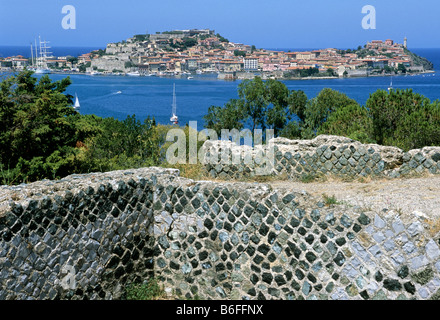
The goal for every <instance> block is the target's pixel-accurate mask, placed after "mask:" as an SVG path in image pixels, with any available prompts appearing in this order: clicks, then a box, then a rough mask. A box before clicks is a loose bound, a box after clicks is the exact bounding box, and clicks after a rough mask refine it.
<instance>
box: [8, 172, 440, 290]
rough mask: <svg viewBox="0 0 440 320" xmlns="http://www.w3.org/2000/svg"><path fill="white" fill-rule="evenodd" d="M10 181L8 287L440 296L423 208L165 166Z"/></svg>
mask: <svg viewBox="0 0 440 320" xmlns="http://www.w3.org/2000/svg"><path fill="white" fill-rule="evenodd" d="M0 190H1V195H2V197H3V199H4V200H3V202H1V203H0V210H1V211H0V212H1V213H0V237H1V241H0V299H57V298H59V299H79V298H89V299H118V298H121V297H122V298H123V293H124V288H125V286H126V285H127V284H128V283H131V282H140V281H143V280H145V279H146V278H148V277H151V276H156V277H158V278H159V279H161V282H162V283H163V284H164V286H165V287H166V290H167V292H170V293H173V294H174V295H181V296H183V297H187V298H195V297H199V298H202V299H430V298H438V297H439V296H440V292H439V289H440V247H439V234H438V233H435V232H434V231H433V230H434V229H432V225H433V224H432V221H429V220H427V219H426V218H425V217H424V215H423V214H413V215H403V214H399V213H397V212H393V211H386V212H383V211H381V212H372V211H367V210H363V209H361V208H353V207H349V206H344V205H337V206H327V205H325V204H324V203H323V202H322V200H320V199H315V198H313V197H311V196H310V195H308V194H305V193H302V192H301V193H300V192H287V191H285V190H277V189H272V188H270V187H269V186H267V185H264V184H248V183H218V182H209V181H193V180H189V179H183V178H180V177H179V175H178V171H177V170H171V169H158V168H145V169H139V170H132V171H117V172H109V173H105V174H88V175H75V176H70V177H67V178H65V179H63V180H61V181H40V182H37V183H33V184H29V185H21V186H14V187H1V188H0Z"/></svg>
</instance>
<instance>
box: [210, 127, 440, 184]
mask: <svg viewBox="0 0 440 320" xmlns="http://www.w3.org/2000/svg"><path fill="white" fill-rule="evenodd" d="M204 148H205V153H206V157H207V158H209V161H206V164H205V169H206V171H207V172H208V173H209V174H210V175H211V176H212V177H214V178H222V179H230V178H243V177H252V176H255V175H258V174H259V173H258V172H257V170H258V168H260V167H261V166H266V165H268V164H269V163H268V162H266V161H263V160H267V159H270V158H271V159H273V161H271V163H270V168H269V171H268V175H277V176H285V177H287V178H288V179H291V180H300V179H303V178H306V177H316V176H320V175H326V174H332V175H338V176H343V177H367V176H376V177H389V178H398V177H402V176H408V175H411V174H422V173H430V174H437V173H440V147H425V148H423V149H415V150H411V151H409V152H404V151H403V150H401V149H399V148H395V147H387V146H380V145H376V144H361V143H360V142H358V141H355V140H351V139H349V138H344V137H338V136H328V135H320V136H318V137H316V138H315V139H313V140H288V139H285V138H275V139H272V140H271V144H268V145H264V146H258V147H256V148H255V149H253V148H250V147H248V146H237V145H236V144H234V143H232V142H230V141H220V140H219V141H207V142H205V144H204ZM258 148H259V150H261V153H260V155H259V156H260V159H259V161H250V162H249V163H245V161H242V160H241V161H238V162H237V161H234V156H235V155H241V159H244V157H245V155H246V154H250V155H251V158H252V159H257V156H258V155H257V153H256V150H257V149H258ZM271 148H272V149H271ZM271 150H272V151H271ZM271 152H272V153H271ZM260 163H261V164H260Z"/></svg>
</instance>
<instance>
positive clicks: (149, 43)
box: [0, 29, 432, 80]
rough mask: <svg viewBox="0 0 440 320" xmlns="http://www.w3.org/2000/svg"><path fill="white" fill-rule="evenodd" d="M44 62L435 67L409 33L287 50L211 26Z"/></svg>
mask: <svg viewBox="0 0 440 320" xmlns="http://www.w3.org/2000/svg"><path fill="white" fill-rule="evenodd" d="M36 59H37V58H36ZM41 59H42V58H41V57H40V60H41ZM40 62H41V61H40ZM44 63H45V65H46V66H47V67H48V68H49V69H51V70H52V71H53V72H83V73H87V74H90V75H128V76H180V77H182V76H186V77H189V78H191V75H192V74H203V73H216V74H218V78H220V79H227V80H234V79H245V78H253V77H254V76H256V75H259V76H261V77H262V78H266V79H267V78H277V79H283V78H284V79H290V78H291V79H295V78H311V77H313V78H315V77H320V78H323V77H330V78H336V77H365V76H373V75H386V74H391V75H393V74H402V73H422V72H429V70H431V69H432V64H431V63H430V62H429V61H427V60H426V59H424V58H420V57H418V56H416V55H415V54H413V53H412V52H410V51H409V50H408V49H407V39H406V38H405V39H404V41H403V44H399V43H396V42H394V41H393V40H391V39H387V40H384V41H383V40H373V41H371V42H369V43H367V44H365V45H364V46H363V47H362V46H359V47H358V48H356V49H347V50H341V49H335V48H327V49H320V50H312V51H295V52H290V51H287V52H285V51H276V50H268V49H257V48H256V47H255V46H252V45H246V44H242V43H234V42H231V41H229V40H228V39H226V38H224V37H223V36H221V35H220V34H218V33H217V34H216V33H215V31H214V30H210V29H202V30H200V29H191V30H173V31H165V32H156V33H155V34H142V35H135V36H133V37H131V38H129V39H127V40H124V41H121V42H117V43H109V44H108V45H107V47H106V49H105V50H102V49H100V50H96V51H92V52H90V53H86V54H82V55H80V56H78V57H71V56H67V57H54V56H47V57H44ZM34 64H35V63H34V59H33V58H32V59H30V58H25V57H23V56H14V57H6V58H0V66H1V68H2V70H5V69H15V70H21V69H23V68H30V69H32V67H34Z"/></svg>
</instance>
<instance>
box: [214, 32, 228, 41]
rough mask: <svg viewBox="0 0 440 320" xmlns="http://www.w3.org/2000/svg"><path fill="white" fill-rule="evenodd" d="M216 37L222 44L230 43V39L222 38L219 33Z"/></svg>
mask: <svg viewBox="0 0 440 320" xmlns="http://www.w3.org/2000/svg"><path fill="white" fill-rule="evenodd" d="M215 36H216V37H217V38H218V40H219V41H220V42H229V40H228V39H226V38H225V37H223V36H221V35H220V34H219V33H217V34H216V35H215Z"/></svg>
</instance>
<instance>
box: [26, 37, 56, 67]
mask: <svg viewBox="0 0 440 320" xmlns="http://www.w3.org/2000/svg"><path fill="white" fill-rule="evenodd" d="M38 39H39V42H40V48H39V49H38V45H37V40H35V60H34V53H33V50H32V44H31V56H32V69H33V70H34V72H35V73H36V74H50V73H52V70H51V69H49V67H48V66H47V58H48V56H49V54H51V52H49V51H48V50H49V49H50V47H49V46H48V45H47V44H48V43H49V42H48V41H41V37H40V36H39V37H38Z"/></svg>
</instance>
